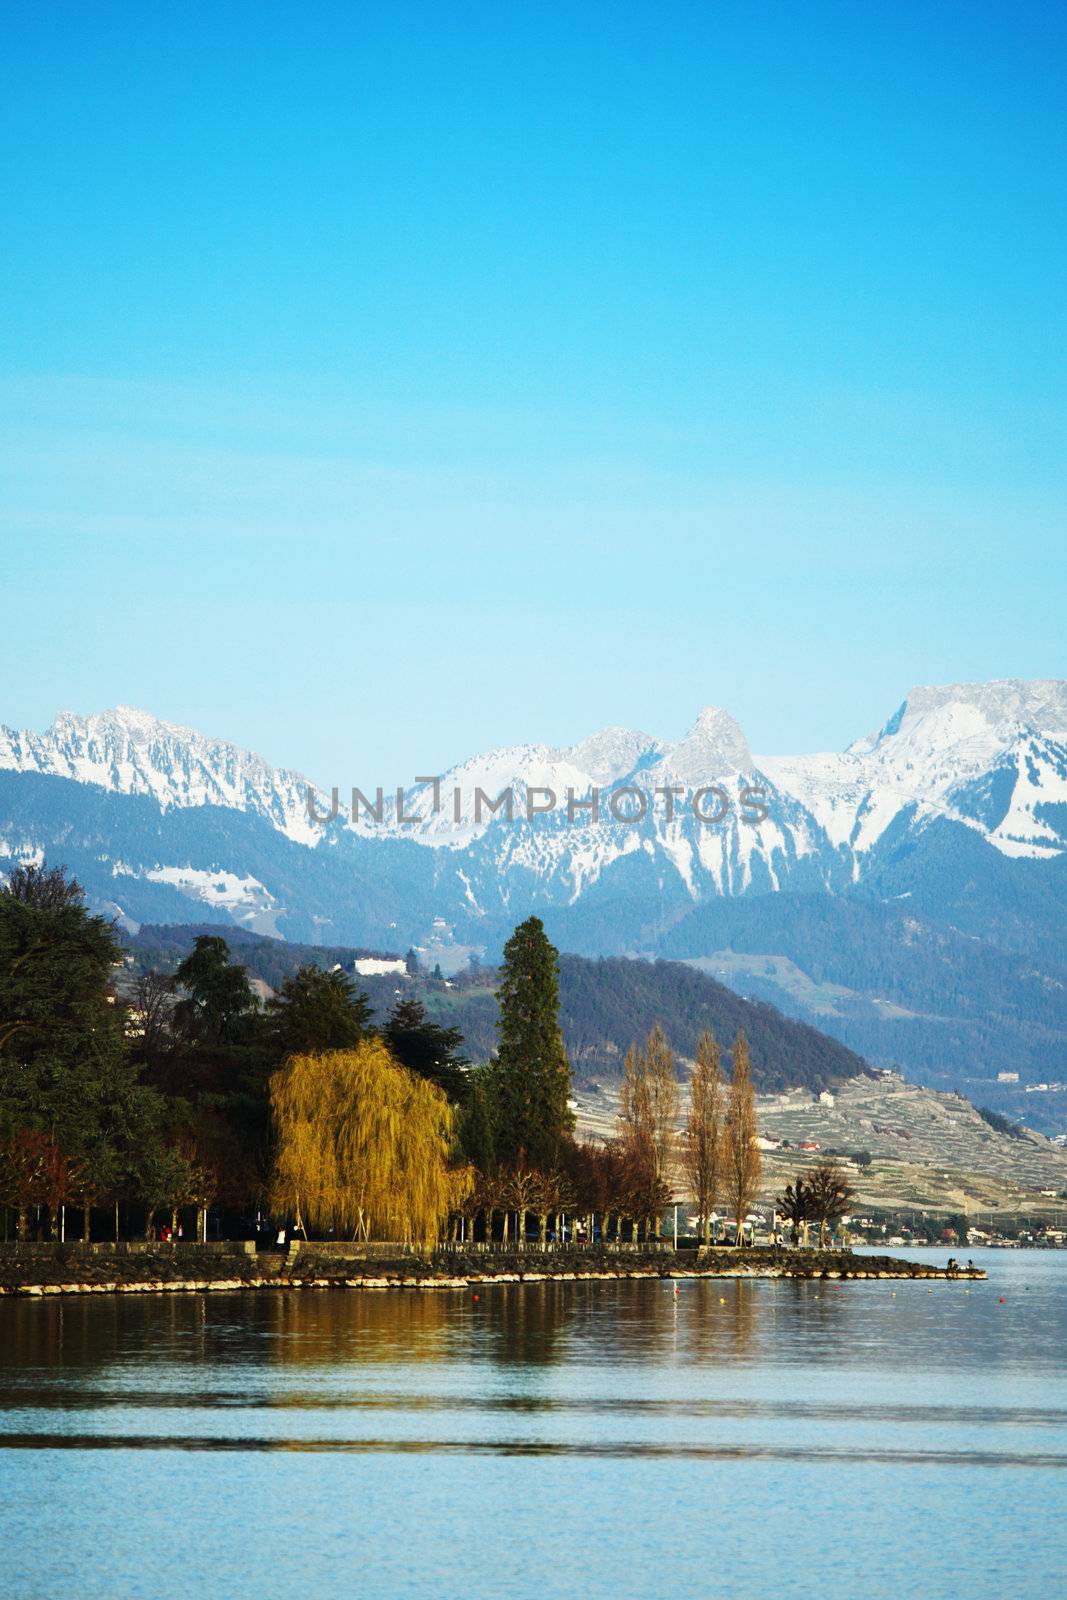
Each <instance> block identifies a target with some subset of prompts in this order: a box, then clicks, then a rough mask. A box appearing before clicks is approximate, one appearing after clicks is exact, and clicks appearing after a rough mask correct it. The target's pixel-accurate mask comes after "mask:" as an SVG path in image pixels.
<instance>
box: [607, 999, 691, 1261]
mask: <svg viewBox="0 0 1067 1600" xmlns="http://www.w3.org/2000/svg"><path fill="white" fill-rule="evenodd" d="M677 1119H678V1075H677V1072H676V1071H675V1066H674V1056H673V1054H672V1052H671V1047H670V1045H669V1044H668V1042H667V1036H666V1034H665V1033H664V1031H663V1029H662V1028H661V1027H659V1026H658V1025H657V1026H656V1027H654V1028H653V1029H652V1032H651V1033H650V1034H649V1036H648V1039H647V1041H646V1043H645V1046H644V1049H641V1048H639V1047H638V1046H637V1045H631V1046H630V1049H629V1050H628V1051H627V1052H626V1059H625V1061H624V1063H623V1086H622V1097H621V1102H620V1113H619V1125H620V1132H621V1135H622V1140H623V1145H624V1147H625V1150H626V1159H627V1164H628V1167H629V1169H630V1174H631V1187H632V1183H633V1178H634V1176H635V1175H636V1174H637V1173H640V1174H641V1175H642V1179H641V1184H642V1185H643V1189H644V1192H645V1193H646V1194H647V1195H649V1196H651V1195H652V1194H653V1193H658V1192H659V1190H660V1189H662V1190H663V1193H664V1196H665V1198H664V1199H663V1202H662V1205H660V1206H658V1207H657V1208H656V1210H655V1211H654V1212H649V1213H647V1216H648V1218H649V1220H650V1222H651V1224H652V1226H653V1228H654V1230H655V1232H656V1235H657V1237H658V1235H659V1232H660V1226H661V1223H662V1216H663V1208H664V1206H667V1205H669V1204H670V1198H671V1188H670V1179H671V1166H672V1158H673V1155H674V1151H675V1149H676V1145H677V1137H678V1135H677V1129H676V1123H677ZM639 1187H640V1186H639Z"/></svg>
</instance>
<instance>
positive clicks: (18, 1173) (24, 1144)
mask: <svg viewBox="0 0 1067 1600" xmlns="http://www.w3.org/2000/svg"><path fill="white" fill-rule="evenodd" d="M73 1181H76V1177H75V1174H74V1172H73V1170H72V1164H71V1162H70V1161H69V1160H68V1159H67V1157H66V1156H65V1155H64V1154H63V1152H62V1150H61V1149H60V1148H59V1145H58V1144H57V1143H56V1141H55V1140H54V1139H53V1138H52V1136H51V1134H48V1133H44V1132H42V1130H41V1129H40V1128H19V1129H17V1130H16V1131H15V1132H14V1133H12V1134H9V1135H8V1137H7V1138H6V1139H5V1140H4V1141H3V1144H2V1145H0V1197H2V1199H3V1201H4V1203H5V1205H12V1206H14V1207H15V1209H16V1212H17V1214H18V1224H17V1230H16V1231H17V1237H18V1238H19V1239H25V1237H26V1214H27V1212H28V1210H29V1208H30V1206H45V1207H47V1209H48V1216H49V1238H51V1239H54V1238H55V1236H56V1209H57V1207H59V1206H60V1205H62V1204H63V1202H64V1201H65V1200H66V1198H67V1195H68V1193H69V1191H70V1188H71V1184H72V1182H73Z"/></svg>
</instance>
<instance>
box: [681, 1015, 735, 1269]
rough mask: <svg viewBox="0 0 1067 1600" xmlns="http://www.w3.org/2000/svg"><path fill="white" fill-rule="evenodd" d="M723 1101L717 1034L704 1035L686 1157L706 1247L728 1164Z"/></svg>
mask: <svg viewBox="0 0 1067 1600" xmlns="http://www.w3.org/2000/svg"><path fill="white" fill-rule="evenodd" d="M722 1099H723V1096H722V1077H721V1074H720V1069H719V1046H718V1044H717V1043H716V1042H715V1037H714V1035H713V1034H711V1033H708V1032H704V1033H702V1034H701V1035H700V1038H699V1039H698V1040H697V1049H696V1066H695V1067H694V1069H693V1076H692V1079H691V1081H690V1084H689V1115H688V1116H687V1118H686V1125H685V1152H684V1157H685V1168H686V1173H687V1175H688V1177H689V1182H690V1184H691V1185H692V1189H693V1198H694V1200H695V1201H696V1208H697V1216H698V1217H699V1219H700V1232H701V1237H702V1239H703V1241H704V1243H705V1245H707V1244H710V1242H711V1214H712V1212H713V1211H714V1210H715V1202H716V1199H717V1198H718V1193H719V1186H720V1183H721V1181H722V1176H723V1168H724V1165H725V1162H724V1155H725V1151H724V1148H723V1145H724V1139H723V1104H722Z"/></svg>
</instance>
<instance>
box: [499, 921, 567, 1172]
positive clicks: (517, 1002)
mask: <svg viewBox="0 0 1067 1600" xmlns="http://www.w3.org/2000/svg"><path fill="white" fill-rule="evenodd" d="M497 1000H498V1002H499V1005H500V1019H499V1022H498V1024H497V1027H498V1031H499V1038H500V1043H499V1046H498V1049H497V1070H496V1086H497V1091H498V1096H499V1104H498V1118H497V1128H496V1153H497V1155H498V1157H499V1158H500V1159H501V1160H503V1161H504V1162H508V1163H510V1162H515V1161H517V1160H519V1158H520V1156H522V1157H524V1158H525V1160H526V1162H527V1163H528V1164H529V1165H530V1166H532V1167H542V1168H545V1169H547V1168H550V1167H553V1166H555V1164H556V1162H557V1160H558V1157H559V1153H560V1148H561V1146H562V1144H563V1143H564V1141H565V1140H566V1138H567V1136H568V1135H569V1134H570V1132H571V1129H572V1128H573V1126H574V1118H573V1116H572V1114H571V1112H570V1109H569V1106H568V1100H569V1097H570V1081H571V1068H570V1062H569V1061H568V1059H567V1052H566V1050H565V1048H564V1045H563V1035H562V1033H561V1032H560V1027H559V952H558V951H557V950H556V949H555V948H554V946H553V945H551V944H550V943H549V941H548V938H547V936H546V934H545V930H544V925H543V923H542V922H541V919H540V918H539V917H529V918H528V919H527V920H526V921H525V922H523V923H520V925H519V926H518V927H517V928H516V929H515V932H514V933H513V934H512V936H511V938H510V939H509V940H508V942H507V944H506V945H505V946H504V964H503V967H502V969H501V980H500V986H499V988H498V989H497Z"/></svg>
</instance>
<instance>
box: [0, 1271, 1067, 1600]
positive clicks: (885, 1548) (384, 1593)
mask: <svg viewBox="0 0 1067 1600" xmlns="http://www.w3.org/2000/svg"><path fill="white" fill-rule="evenodd" d="M901 1253H906V1252H901ZM923 1259H931V1258H930V1257H929V1256H928V1255H927V1256H924V1257H923ZM936 1259H938V1260H940V1259H942V1258H941V1257H940V1256H938V1257H937V1258H936ZM975 1259H976V1261H980V1262H981V1264H982V1265H984V1266H986V1267H987V1268H988V1270H989V1281H988V1282H987V1283H976V1284H963V1283H952V1284H949V1283H937V1284H934V1285H932V1286H930V1285H927V1284H924V1283H898V1284H895V1285H894V1284H891V1283H845V1284H843V1285H841V1286H840V1287H837V1286H834V1285H830V1284H820V1283H794V1282H747V1283H742V1282H738V1283H732V1282H707V1281H705V1282H702V1283H698V1282H694V1281H686V1282H683V1283H681V1284H680V1286H679V1293H678V1294H677V1296H675V1295H674V1294H673V1293H672V1292H671V1290H670V1288H665V1287H664V1286H663V1284H662V1283H659V1282H653V1281H646V1282H629V1283H618V1284H616V1283H591V1284H583V1283H569V1284H548V1283H545V1284H531V1285H528V1286H525V1287H523V1286H519V1285H515V1284H509V1285H501V1286H499V1287H498V1288H495V1289H494V1288H488V1287H486V1288H480V1289H479V1290H478V1291H477V1293H478V1295H479V1296H480V1298H478V1299H477V1300H476V1299H475V1297H474V1294H475V1292H474V1291H473V1290H471V1289H468V1290H464V1291H460V1290H455V1291H436V1292H424V1293H418V1292H411V1291H390V1292H371V1291H368V1292H364V1293H358V1292H344V1291H316V1290H305V1291H292V1292H288V1291H278V1292H274V1291H261V1292H259V1293H255V1292H246V1293H243V1294H242V1293H234V1294H228V1293H227V1294H210V1295H201V1294H176V1295H158V1296H155V1295H153V1296H147V1295H146V1296H132V1295H127V1296H121V1295H120V1296H114V1297H110V1296H108V1297H104V1296H94V1297H85V1298H77V1299H75V1298H69V1299H58V1298H57V1299H54V1300H47V1301H30V1300H10V1299H9V1300H5V1301H4V1302H2V1303H0V1408H2V1410H0V1446H2V1448H0V1593H2V1594H3V1595H5V1596H11V1597H16V1596H17V1597H19V1600H30V1597H45V1596H47V1597H53V1596H63V1597H67V1596H72V1597H77V1600H95V1597H97V1596H100V1597H106V1600H135V1597H140V1596H146V1597H148V1596H150V1597H153V1600H158V1597H171V1596H182V1597H184V1596H197V1597H206V1596H216V1595H218V1596H225V1597H227V1600H253V1597H254V1600H269V1597H274V1596H286V1597H287V1596H308V1597H312V1596H315V1597H319V1596H322V1597H333V1596H348V1595H359V1596H364V1595H365V1596H368V1597H374V1600H389V1597H393V1596H417V1597H420V1600H421V1597H429V1596H434V1597H437V1596H443V1597H448V1600H450V1597H453V1596H455V1597H460V1596H464V1597H468V1596H478V1597H480V1596H483V1595H484V1596H494V1597H496V1596H504V1597H508V1600H517V1597H525V1596H531V1597H537V1600H554V1597H556V1596H559V1597H563V1596H567V1597H573V1596H578V1597H579V1600H598V1597H600V1596H606V1597H610V1600H630V1597H634V1600H637V1597H640V1600H649V1597H655V1596H665V1597H671V1600H675V1597H684V1596H697V1595H699V1596H705V1595H707V1596H716V1597H720V1596H722V1597H732V1596H737V1597H740V1600H756V1597H761V1596H768V1597H775V1600H778V1597H783V1596H801V1595H803V1596H811V1595H818V1596H819V1597H820V1600H846V1597H847V1600H853V1597H857V1596H877V1597H880V1596H892V1597H894V1600H901V1597H907V1596H911V1595H916V1596H924V1597H926V1600H939V1597H946V1600H947V1597H951V1600H962V1597H976V1596H986V1595H989V1596H993V1595H996V1596H1000V1597H1008V1600H1025V1597H1028V1596H1041V1597H1042V1600H1054V1597H1055V1596H1056V1595H1057V1594H1059V1593H1063V1592H1064V1588H1063V1585H1064V1581H1065V1579H1064V1574H1065V1572H1067V1533H1065V1528H1067V1470H1065V1469H1067V1253H1064V1254H1046V1253H1041V1252H1010V1251H990V1252H984V1253H983V1252H976V1253H975ZM1002 1298H1003V1304H1001V1299H1002Z"/></svg>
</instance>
